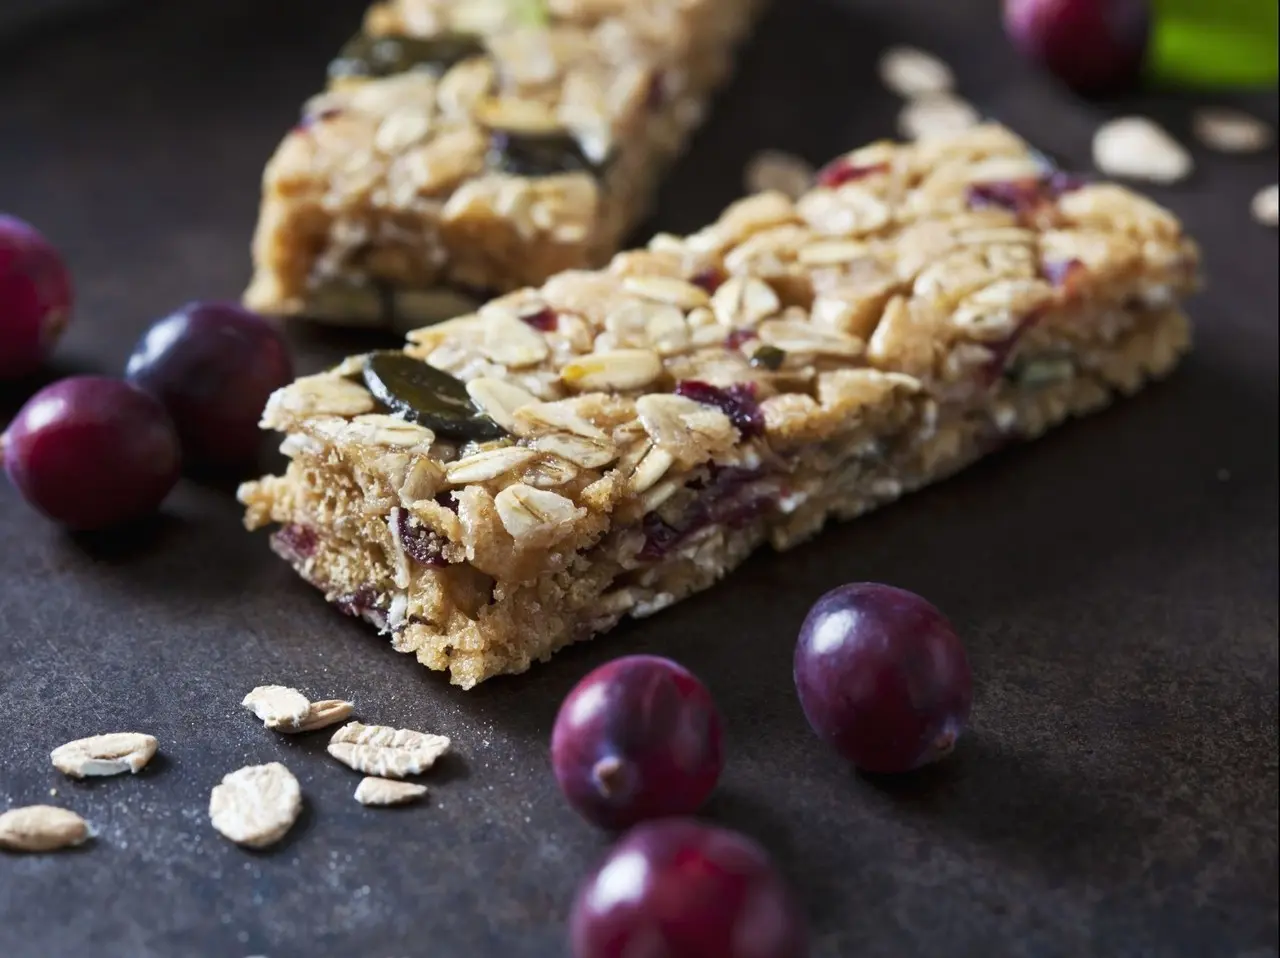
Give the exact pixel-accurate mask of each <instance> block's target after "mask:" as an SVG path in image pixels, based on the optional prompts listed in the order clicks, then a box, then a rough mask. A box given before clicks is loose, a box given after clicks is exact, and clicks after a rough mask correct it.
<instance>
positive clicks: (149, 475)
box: [0, 376, 181, 530]
mask: <svg viewBox="0 0 1280 958" xmlns="http://www.w3.org/2000/svg"><path fill="white" fill-rule="evenodd" d="M0 454H2V458H3V460H4V465H5V471H6V472H8V474H9V479H10V481H12V482H13V484H14V486H16V487H17V489H18V491H19V492H20V493H22V495H23V497H24V498H25V499H26V500H27V501H28V502H29V503H31V505H33V506H35V508H37V509H38V510H40V511H41V512H43V513H44V514H45V515H47V516H48V517H49V518H51V519H54V520H56V521H58V522H61V523H62V524H63V525H66V526H68V527H69V528H72V529H78V530H85V529H101V528H105V527H106V526H111V525H116V524H117V523H121V522H126V521H128V520H130V519H136V518H139V517H140V516H143V515H145V514H146V513H149V512H151V511H153V510H155V509H156V508H157V507H158V506H159V505H160V503H161V501H162V500H163V499H164V497H165V496H167V495H168V494H169V490H171V489H172V488H173V486H174V483H175V482H177V481H178V472H179V469H180V467H181V453H180V450H179V445H178V436H177V433H176V431H175V430H174V427H173V422H172V420H170V418H169V415H168V413H166V412H165V410H164V407H163V406H161V405H160V403H159V402H157V401H156V400H155V399H154V398H153V397H151V396H149V395H147V394H146V393H145V392H143V391H142V390H140V389H138V388H136V387H134V386H132V385H130V384H129V383H126V382H124V381H122V380H119V379H106V378H103V377H99V376H75V377H72V378H70V379H64V380H62V381H60V382H56V383H54V384H52V385H50V386H46V387H45V388H44V389H42V390H40V391H39V392H38V393H36V394H35V395H34V396H32V397H31V399H30V400H28V402H27V404H26V405H25V406H23V407H22V409H21V411H20V412H19V413H18V415H17V417H16V418H15V419H14V420H13V423H12V425H10V426H9V430H8V431H7V432H6V433H5V434H4V436H3V437H0Z"/></svg>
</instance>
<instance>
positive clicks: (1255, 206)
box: [1250, 183, 1280, 226]
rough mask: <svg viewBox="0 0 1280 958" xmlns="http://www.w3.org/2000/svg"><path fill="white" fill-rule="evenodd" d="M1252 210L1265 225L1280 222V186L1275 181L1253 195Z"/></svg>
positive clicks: (1254, 215)
mask: <svg viewBox="0 0 1280 958" xmlns="http://www.w3.org/2000/svg"><path fill="white" fill-rule="evenodd" d="M1250 211H1251V212H1252V213H1253V218H1254V219H1255V220H1257V221H1258V222H1259V223H1261V224H1262V225H1263V226H1276V225H1277V224H1280V186H1277V185H1276V184H1274V183H1273V184H1271V185H1270V186H1265V187H1263V188H1262V189H1260V190H1259V191H1258V192H1257V193H1256V194H1255V195H1254V197H1253V202H1252V204H1250Z"/></svg>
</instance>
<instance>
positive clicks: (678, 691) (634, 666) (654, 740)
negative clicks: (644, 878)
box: [551, 655, 724, 828]
mask: <svg viewBox="0 0 1280 958" xmlns="http://www.w3.org/2000/svg"><path fill="white" fill-rule="evenodd" d="M551 764H552V768H553V769H554V770H555V775H556V780H557V781H558V782H559V783H560V790H561V791H563V792H564V794H565V797H566V798H567V799H568V800H569V804H571V805H572V806H573V807H574V808H575V809H577V810H578V812H579V813H580V814H582V815H583V816H584V817H585V818H588V819H590V820H591V821H593V822H595V823H596V824H597V825H603V826H604V827H606V828H626V827H627V826H629V825H633V824H635V823H636V822H639V821H643V820H645V819H648V818H660V817H662V816H666V815H686V814H693V813H694V812H696V811H697V810H698V808H699V807H700V806H701V805H702V803H703V802H704V801H706V799H707V796H708V795H710V794H711V790H712V789H714V788H715V786H716V780H717V779H718V778H719V777H720V770H721V769H722V768H723V767H724V751H723V747H722V745H721V731H720V713H719V712H717V711H716V706H715V702H713V701H712V700H711V693H710V692H708V691H707V688H706V686H704V685H703V684H702V683H701V682H699V681H698V679H697V678H696V677H694V675H693V674H692V673H690V672H689V671H688V670H687V669H685V668H683V667H682V666H680V665H678V664H676V663H675V662H672V661H671V660H670V659H664V658H659V657H658V656H653V655H630V656H626V657H624V658H620V659H615V660H614V661H612V662H609V663H608V664H606V665H602V666H600V668H598V669H596V670H595V671H594V672H591V673H590V674H588V675H587V677H586V678H584V679H583V680H582V681H581V682H579V683H578V684H577V685H576V686H575V687H574V689H573V691H571V692H570V693H569V695H568V696H567V697H566V698H565V700H564V702H563V704H561V706H560V712H559V714H558V715H557V716H556V723H555V728H554V730H553V731H552V733H551Z"/></svg>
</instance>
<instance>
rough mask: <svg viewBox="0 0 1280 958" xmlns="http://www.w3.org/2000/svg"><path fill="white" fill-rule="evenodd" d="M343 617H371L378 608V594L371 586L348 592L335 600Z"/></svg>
mask: <svg viewBox="0 0 1280 958" xmlns="http://www.w3.org/2000/svg"><path fill="white" fill-rule="evenodd" d="M333 604H334V605H335V606H336V607H337V609H338V611H339V612H341V613H342V614H343V615H351V616H362V615H369V614H370V613H371V612H374V611H376V610H377V608H378V593H377V592H375V591H374V589H373V588H372V587H371V586H367V585H363V586H361V587H360V588H358V589H356V591H355V592H347V593H345V594H344V595H340V596H338V597H337V598H336V599H334V600H333Z"/></svg>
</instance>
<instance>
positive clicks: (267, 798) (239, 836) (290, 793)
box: [209, 762, 302, 848]
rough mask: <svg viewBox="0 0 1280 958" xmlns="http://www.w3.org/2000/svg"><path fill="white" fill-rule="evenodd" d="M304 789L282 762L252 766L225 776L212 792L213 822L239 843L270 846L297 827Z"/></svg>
mask: <svg viewBox="0 0 1280 958" xmlns="http://www.w3.org/2000/svg"><path fill="white" fill-rule="evenodd" d="M301 812H302V789H301V788H299V787H298V780H297V779H296V778H294V777H293V773H292V772H290V771H289V770H288V769H287V768H285V767H284V766H283V765H281V764H280V763H279V762H270V763H268V764H266V765H249V766H246V767H245V768H242V769H239V770H238V771H235V772H231V773H229V774H227V775H224V776H223V778H222V783H221V784H220V785H216V786H214V789H213V791H212V792H210V794H209V821H210V822H211V823H212V824H213V827H214V828H215V829H217V831H218V832H219V833H221V834H222V835H223V836H225V837H226V838H229V839H231V840H232V841H233V842H235V843H236V844H237V845H247V846H249V847H250V848H266V847H267V846H268V845H272V844H274V843H276V842H278V841H279V840H280V839H281V838H283V837H284V836H285V834H286V833H287V832H288V831H289V829H290V828H292V827H293V823H294V822H296V821H297V820H298V815H299V814H300V813H301Z"/></svg>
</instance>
